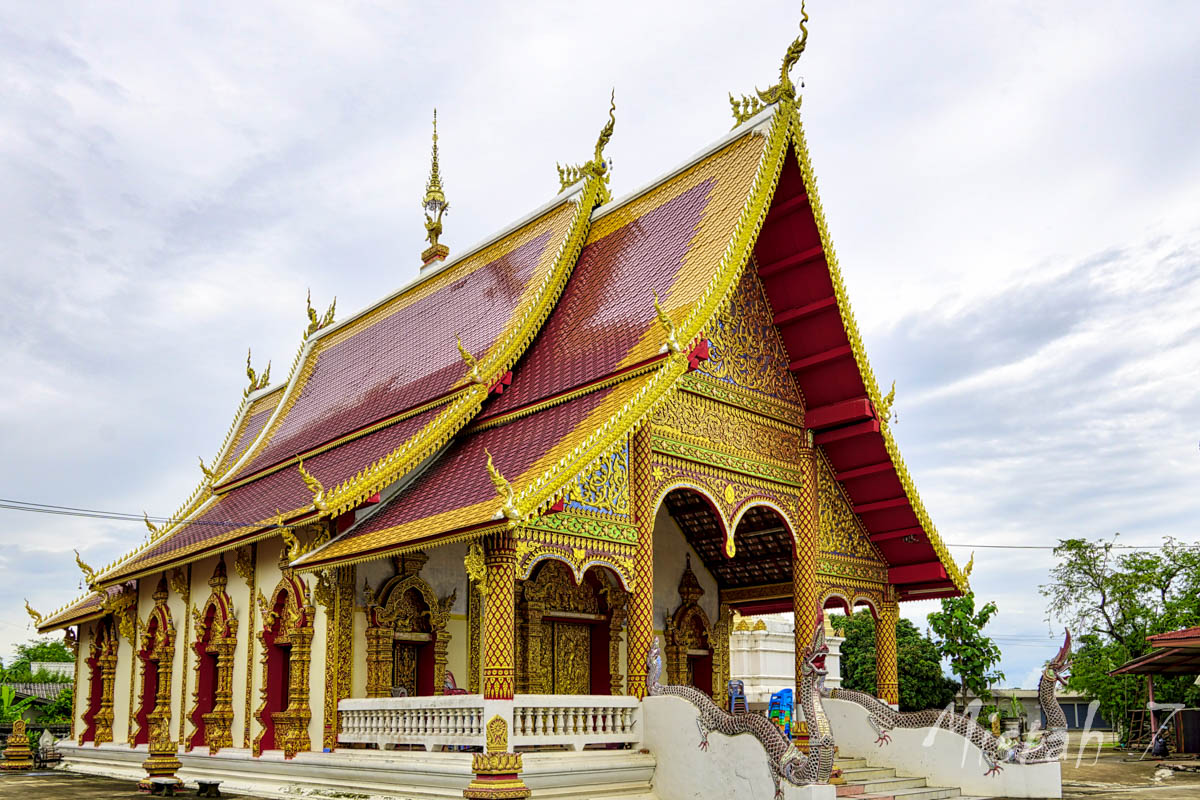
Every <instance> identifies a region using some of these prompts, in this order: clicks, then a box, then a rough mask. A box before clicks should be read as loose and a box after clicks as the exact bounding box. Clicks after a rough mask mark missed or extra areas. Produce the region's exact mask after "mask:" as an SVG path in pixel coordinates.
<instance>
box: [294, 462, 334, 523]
mask: <svg viewBox="0 0 1200 800" xmlns="http://www.w3.org/2000/svg"><path fill="white" fill-rule="evenodd" d="M297 468H298V469H299V470H300V478H301V479H302V480H303V481H304V485H305V486H307V487H308V490H309V491H310V492H312V496H313V497H312V504H313V507H314V508H316V509H317V510H318V511H324V510H325V509H326V507H327V505H326V503H325V487H324V486H322V485H321V482H320V481H319V480H317V479H316V477H314V476H313V474H312V473H311V472H309V471H308V470H306V469H305V468H304V461H303V460H302V461H300V463H299V464H298V465H297Z"/></svg>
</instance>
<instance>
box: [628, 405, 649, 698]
mask: <svg viewBox="0 0 1200 800" xmlns="http://www.w3.org/2000/svg"><path fill="white" fill-rule="evenodd" d="M654 491H655V486H654V483H653V477H652V475H651V471H650V428H649V424H648V423H647V424H646V425H643V426H642V427H641V428H639V429H638V430H637V431H635V432H634V434H633V437H632V439H631V440H630V443H629V494H630V510H631V511H632V513H633V520H634V524H635V525H637V531H638V541H637V549H636V550H635V551H634V554H633V572H634V585H633V592H632V593H631V594H630V596H629V612H628V618H627V620H626V628H627V630H628V633H627V636H628V641H627V643H626V648H625V656H626V664H627V666H628V672H629V683H628V688H627V689H626V691H627V692H628V693H629V694H630V695H632V696H633V697H645V696H646V658H647V657H648V656H649V655H650V643H651V640H652V639H653V638H654V511H655V509H654V507H653V506H654Z"/></svg>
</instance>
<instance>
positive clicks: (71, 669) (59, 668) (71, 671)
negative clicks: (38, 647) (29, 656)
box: [29, 661, 75, 678]
mask: <svg viewBox="0 0 1200 800" xmlns="http://www.w3.org/2000/svg"><path fill="white" fill-rule="evenodd" d="M42 670H45V671H46V672H49V673H50V674H52V675H62V676H64V677H67V678H74V677H75V662H74V661H30V662H29V671H30V672H32V673H33V674H34V675H37V674H38V672H40V671H42Z"/></svg>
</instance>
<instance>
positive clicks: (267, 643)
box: [254, 571, 315, 758]
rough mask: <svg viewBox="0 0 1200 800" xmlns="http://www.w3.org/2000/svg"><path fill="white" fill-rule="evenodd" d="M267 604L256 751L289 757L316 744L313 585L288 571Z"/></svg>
mask: <svg viewBox="0 0 1200 800" xmlns="http://www.w3.org/2000/svg"><path fill="white" fill-rule="evenodd" d="M263 600H264V598H263V597H262V596H261V595H260V596H259V603H260V606H262V615H263V627H262V630H260V631H259V632H258V639H259V642H260V643H261V645H262V667H263V679H262V688H261V689H260V690H259V694H260V697H261V698H262V702H261V704H260V705H259V707H258V712H257V713H256V715H255V716H257V718H258V721H259V724H260V725H261V726H262V730H261V731H260V732H259V734H258V737H257V738H256V739H255V740H254V755H256V756H259V755H262V751H263V750H282V751H283V755H284V757H285V758H291V757H293V756H294V755H296V753H299V752H302V751H305V750H309V749H311V747H312V743H311V740H310V739H309V735H308V723H309V721H310V720H311V719H312V710H311V709H310V708H309V704H308V692H309V686H308V679H309V663H310V661H311V658H312V654H311V649H312V636H313V615H314V613H315V609H314V608H313V606H312V604H311V603H310V602H309V595H308V587H307V586H306V585H305V583H304V581H302V580H301V579H300V578H299V577H297V576H296V575H294V574H292V573H290V571H289V572H288V573H285V574H284V577H283V579H282V580H280V581H279V584H278V585H277V586H276V587H275V590H274V591H273V592H271V597H270V599H269V600H266V602H265V603H264V602H263Z"/></svg>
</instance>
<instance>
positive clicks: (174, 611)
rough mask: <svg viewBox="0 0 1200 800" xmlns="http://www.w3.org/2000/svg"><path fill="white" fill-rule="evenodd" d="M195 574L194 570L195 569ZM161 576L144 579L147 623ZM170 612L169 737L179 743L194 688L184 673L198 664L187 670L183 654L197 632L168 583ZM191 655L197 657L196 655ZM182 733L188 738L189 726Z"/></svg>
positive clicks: (142, 633) (140, 634)
mask: <svg viewBox="0 0 1200 800" xmlns="http://www.w3.org/2000/svg"><path fill="white" fill-rule="evenodd" d="M183 570H184V575H185V576H186V575H187V570H188V567H186V566H185V567H183ZM193 571H194V568H193ZM162 576H163V573H161V572H160V573H159V574H158V575H157V576H155V575H151V576H148V577H147V578H146V580H145V583H144V585H145V590H144V591H145V594H146V595H147V597H144V598H142V599H143V600H146V599H148V600H149V601H150V604H149V607H148V609H147V612H146V616H144V617H142V621H143V622H145V621H147V620H148V618H149V616H150V613H149V612H150V609H153V608H154V598H153V596H152V595H153V594H154V590H155V589H156V588H157V587H158V579H159V577H162ZM204 588H205V589H208V587H207V586H205V587H204ZM207 594H208V592H205V595H206V596H207ZM167 613H169V614H170V615H171V624H172V625H174V626H175V642H174V644H175V647H174V652H173V653H172V656H171V720H170V731H171V732H170V737H171V739H172V740H175V741H178V740H179V730H180V726H179V720H180V719H181V715H182V714H184V713H186V711H187V705H186V704H185V703H184V702H183V698H184V697H185V696H186V694H185V692H186V691H190V690H188V689H187V687H190V686H191V685H192V684H191V676H190V675H186V674H184V673H185V672H191V671H192V665H193V664H194V663H195V660H194V659H193V658H188V668H187V669H186V670H185V669H184V668H183V655H184V652H185V651H187V650H188V648H189V646H190V644H191V643H190V642H189V641H188V640H189V639H191V637H192V636H194V635H195V631H192V630H191V626H190V625H188V621H189V620H190V619H191V616H192V614H191V611H190V610H189V609H188V607H187V605H185V604H184V602H183V598H182V597H181V596H180V595H179V593H178V592H176V591H175V590H174V589H172V588H171V586H170V584H169V583H168V585H167ZM144 634H145V631H144V630H141V629H140V627H139V631H138V636H139V637H141V636H143V635H144ZM185 634H186V638H185ZM192 655H194V653H193V654H192ZM141 692H142V687H141V686H138V695H139V697H138V700H137V702H139V703H140V702H141V697H140V695H141ZM183 730H184V733H185V735H186V733H187V726H186V725H185V726H184V728H183Z"/></svg>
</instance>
